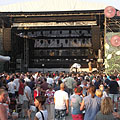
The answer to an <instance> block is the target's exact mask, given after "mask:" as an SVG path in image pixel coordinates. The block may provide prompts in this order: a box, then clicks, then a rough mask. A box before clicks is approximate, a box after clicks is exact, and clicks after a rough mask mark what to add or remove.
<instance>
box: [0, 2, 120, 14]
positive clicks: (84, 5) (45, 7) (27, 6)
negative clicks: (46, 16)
mask: <svg viewBox="0 0 120 120" xmlns="http://www.w3.org/2000/svg"><path fill="white" fill-rule="evenodd" d="M107 6H113V7H115V8H116V9H118V10H119V9H120V0H19V1H17V0H0V12H45V11H46V12H47V11H76V10H103V9H105V8H106V7H107Z"/></svg>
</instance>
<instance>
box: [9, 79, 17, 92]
mask: <svg viewBox="0 0 120 120" xmlns="http://www.w3.org/2000/svg"><path fill="white" fill-rule="evenodd" d="M7 85H8V93H12V94H15V86H16V84H15V83H14V82H13V81H11V82H9V83H8V84H7Z"/></svg>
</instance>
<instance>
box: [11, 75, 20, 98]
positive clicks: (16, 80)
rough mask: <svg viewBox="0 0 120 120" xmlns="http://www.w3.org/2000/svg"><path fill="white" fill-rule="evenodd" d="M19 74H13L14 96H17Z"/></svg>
mask: <svg viewBox="0 0 120 120" xmlns="http://www.w3.org/2000/svg"><path fill="white" fill-rule="evenodd" d="M19 80H20V79H19V76H18V75H15V76H14V81H13V82H14V83H15V84H16V89H15V97H16V98H18V90H19V86H20V83H19Z"/></svg>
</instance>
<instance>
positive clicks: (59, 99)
mask: <svg viewBox="0 0 120 120" xmlns="http://www.w3.org/2000/svg"><path fill="white" fill-rule="evenodd" d="M54 98H55V109H59V110H61V109H66V106H65V101H66V100H68V99H69V98H68V93H67V92H65V91H63V90H58V91H56V92H55V94H54Z"/></svg>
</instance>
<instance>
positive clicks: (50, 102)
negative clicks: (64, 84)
mask: <svg viewBox="0 0 120 120" xmlns="http://www.w3.org/2000/svg"><path fill="white" fill-rule="evenodd" d="M54 94H55V90H54V89H53V86H52V85H48V90H46V93H45V96H46V97H47V99H46V108H47V111H48V116H49V118H48V120H54V107H55V106H54Z"/></svg>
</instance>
